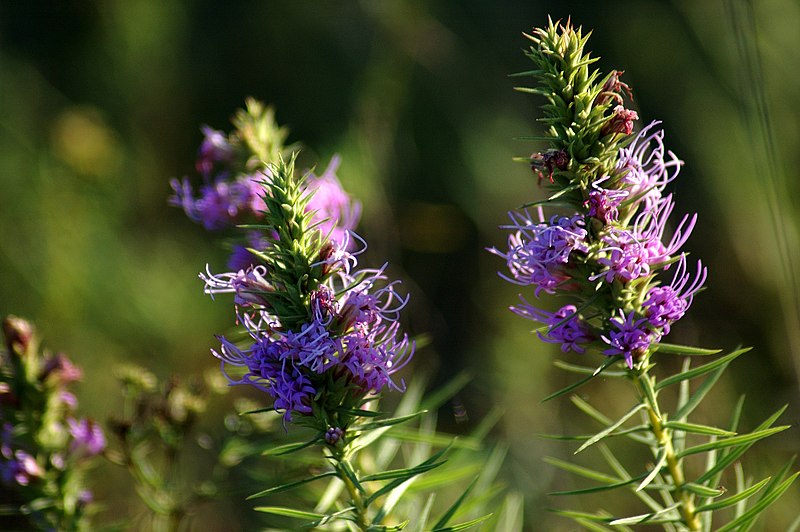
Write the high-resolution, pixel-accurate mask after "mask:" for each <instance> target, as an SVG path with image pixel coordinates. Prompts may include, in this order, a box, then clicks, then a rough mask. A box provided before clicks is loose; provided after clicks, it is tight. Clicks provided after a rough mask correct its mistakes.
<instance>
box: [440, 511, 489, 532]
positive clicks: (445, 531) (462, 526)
mask: <svg viewBox="0 0 800 532" xmlns="http://www.w3.org/2000/svg"><path fill="white" fill-rule="evenodd" d="M492 515H494V514H486V515H484V516H482V517H479V518H477V519H473V520H472V521H467V522H465V523H459V524H457V525H453V526H446V527H442V528H434V529H433V531H432V532H456V531H458V530H466V529H468V528H472V527H473V526H475V525H477V524H479V523H483V522H484V521H486V520H487V519H489V518H490V517H491V516H492Z"/></svg>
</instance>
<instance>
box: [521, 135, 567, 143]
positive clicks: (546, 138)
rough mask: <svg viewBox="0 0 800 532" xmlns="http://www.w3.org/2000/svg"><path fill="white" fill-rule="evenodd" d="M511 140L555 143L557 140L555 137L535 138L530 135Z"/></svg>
mask: <svg viewBox="0 0 800 532" xmlns="http://www.w3.org/2000/svg"><path fill="white" fill-rule="evenodd" d="M513 140H535V141H540V142H555V141H557V140H558V139H557V138H556V137H536V136H532V135H525V136H522V137H513Z"/></svg>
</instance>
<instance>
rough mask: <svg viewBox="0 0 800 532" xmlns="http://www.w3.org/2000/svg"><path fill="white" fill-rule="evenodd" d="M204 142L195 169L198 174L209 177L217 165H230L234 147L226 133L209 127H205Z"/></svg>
mask: <svg viewBox="0 0 800 532" xmlns="http://www.w3.org/2000/svg"><path fill="white" fill-rule="evenodd" d="M202 130H203V135H204V137H205V138H204V139H203V142H202V143H201V144H200V149H199V150H198V153H197V162H196V163H195V167H196V169H197V173H198V174H200V175H202V176H205V177H208V176H210V175H211V174H212V173H213V171H214V165H215V164H217V163H229V162H231V160H232V159H233V155H234V152H233V147H232V146H231V145H230V143H228V138H227V137H226V136H225V133H223V132H222V131H218V130H216V129H213V128H210V127H208V126H203V128H202Z"/></svg>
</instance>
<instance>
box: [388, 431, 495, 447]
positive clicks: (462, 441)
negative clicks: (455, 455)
mask: <svg viewBox="0 0 800 532" xmlns="http://www.w3.org/2000/svg"><path fill="white" fill-rule="evenodd" d="M387 437H389V438H393V439H395V440H400V441H406V442H413V443H427V444H429V445H434V446H436V447H443V446H446V445H450V444H451V443H452V445H453V448H454V449H468V450H470V451H479V450H480V449H481V448H482V445H481V443H480V442H479V441H478V440H476V439H475V438H470V437H466V438H465V437H462V436H458V437H456V436H453V435H452V434H444V433H437V432H434V433H431V434H424V433H420V432H419V431H418V430H413V429H411V430H408V429H404V428H401V427H398V428H395V429H393V430H392V432H390V433H389V435H388V436H387Z"/></svg>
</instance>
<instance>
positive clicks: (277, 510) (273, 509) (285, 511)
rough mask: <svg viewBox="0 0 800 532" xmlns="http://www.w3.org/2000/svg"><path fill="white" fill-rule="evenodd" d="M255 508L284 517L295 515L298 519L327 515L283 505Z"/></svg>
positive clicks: (317, 517)
mask: <svg viewBox="0 0 800 532" xmlns="http://www.w3.org/2000/svg"><path fill="white" fill-rule="evenodd" d="M253 509H254V510H255V511H257V512H264V513H267V514H272V515H281V516H283V517H294V518H296V519H322V518H324V517H326V516H325V515H323V514H315V513H314V512H304V511H302V510H295V509H293V508H284V507H282V506H257V507H255V508H253Z"/></svg>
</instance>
